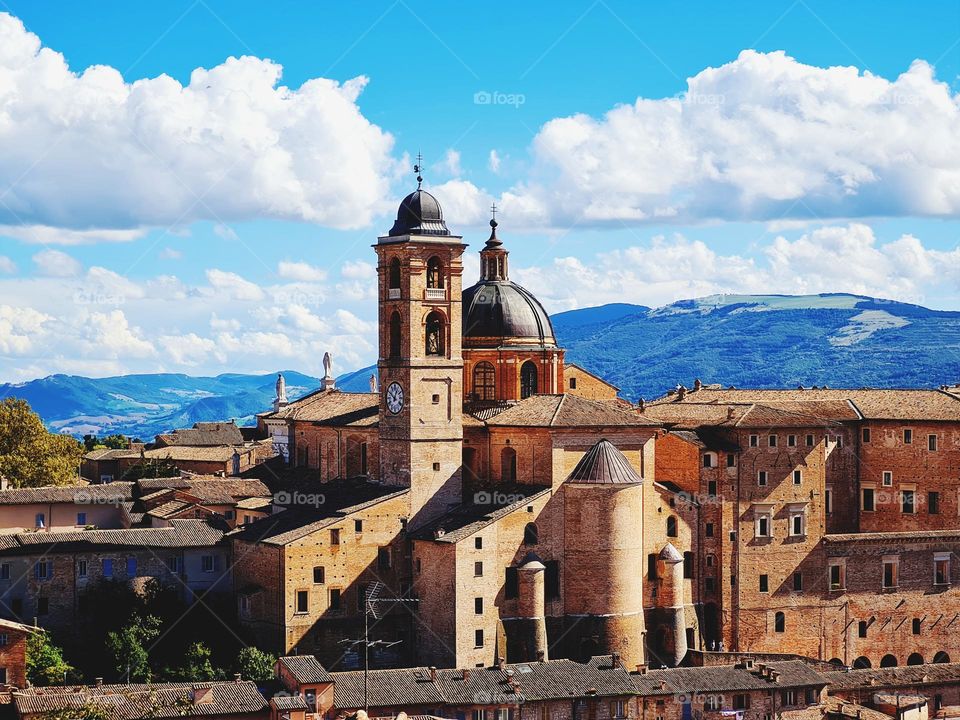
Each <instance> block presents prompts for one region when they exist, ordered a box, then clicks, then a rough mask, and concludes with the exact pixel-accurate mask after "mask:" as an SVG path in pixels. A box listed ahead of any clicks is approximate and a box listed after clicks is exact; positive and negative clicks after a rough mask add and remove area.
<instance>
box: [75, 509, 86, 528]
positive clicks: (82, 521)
mask: <svg viewBox="0 0 960 720" xmlns="http://www.w3.org/2000/svg"><path fill="white" fill-rule="evenodd" d="M86 524H87V514H86V513H85V512H78V513H77V525H86Z"/></svg>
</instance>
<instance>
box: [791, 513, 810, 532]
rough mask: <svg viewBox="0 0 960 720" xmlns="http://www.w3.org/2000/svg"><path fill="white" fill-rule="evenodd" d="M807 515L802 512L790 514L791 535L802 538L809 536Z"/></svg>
mask: <svg viewBox="0 0 960 720" xmlns="http://www.w3.org/2000/svg"><path fill="white" fill-rule="evenodd" d="M806 524H807V523H806V515H805V514H804V513H802V512H793V513H791V514H790V535H792V536H793V537H801V536H803V535H806V534H807V528H806Z"/></svg>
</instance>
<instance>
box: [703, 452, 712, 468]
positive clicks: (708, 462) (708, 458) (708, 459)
mask: <svg viewBox="0 0 960 720" xmlns="http://www.w3.org/2000/svg"><path fill="white" fill-rule="evenodd" d="M703 466H704V467H705V468H708V467H713V455H711V454H710V453H704V455H703Z"/></svg>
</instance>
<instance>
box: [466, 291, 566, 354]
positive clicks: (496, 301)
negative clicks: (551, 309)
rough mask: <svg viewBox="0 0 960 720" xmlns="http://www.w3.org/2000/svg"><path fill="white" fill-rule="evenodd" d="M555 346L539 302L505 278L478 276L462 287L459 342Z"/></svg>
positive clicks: (497, 345)
mask: <svg viewBox="0 0 960 720" xmlns="http://www.w3.org/2000/svg"><path fill="white" fill-rule="evenodd" d="M504 344H512V345H535V346H537V347H556V346H557V341H556V339H555V338H554V336H553V325H551V324H550V316H549V315H547V311H546V310H544V309H543V305H541V304H540V301H539V300H537V299H536V298H535V297H534V296H533V295H532V294H531V293H530V292H529V291H527V290H525V289H524V288H522V287H520V286H519V285H517V284H515V283H512V282H510V281H509V280H481V281H480V282H478V283H477V284H476V285H474V286H472V287H469V288H467V289H466V290H464V291H463V345H464V347H467V348H477V347H500V346H502V345H504Z"/></svg>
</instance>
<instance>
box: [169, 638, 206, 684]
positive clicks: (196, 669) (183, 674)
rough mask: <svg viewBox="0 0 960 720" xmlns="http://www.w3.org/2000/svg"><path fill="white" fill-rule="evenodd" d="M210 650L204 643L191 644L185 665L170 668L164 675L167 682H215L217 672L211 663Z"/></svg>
mask: <svg viewBox="0 0 960 720" xmlns="http://www.w3.org/2000/svg"><path fill="white" fill-rule="evenodd" d="M210 658H211V652H210V648H208V647H207V646H206V645H204V644H203V643H202V642H195V643H191V644H190V646H189V647H188V648H187V651H186V653H184V656H183V664H182V665H180V666H179V667H176V668H168V669H167V671H166V672H165V673H164V674H165V675H166V676H167V677H166V679H167V680H172V681H180V682H187V681H190V680H198V681H204V680H215V679H216V678H217V675H218V673H217V671H216V670H214V668H213V663H212V662H211V661H210Z"/></svg>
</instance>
